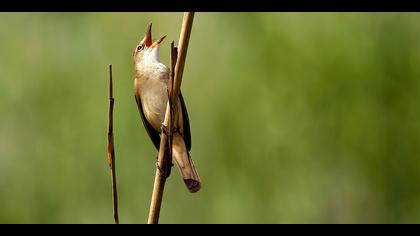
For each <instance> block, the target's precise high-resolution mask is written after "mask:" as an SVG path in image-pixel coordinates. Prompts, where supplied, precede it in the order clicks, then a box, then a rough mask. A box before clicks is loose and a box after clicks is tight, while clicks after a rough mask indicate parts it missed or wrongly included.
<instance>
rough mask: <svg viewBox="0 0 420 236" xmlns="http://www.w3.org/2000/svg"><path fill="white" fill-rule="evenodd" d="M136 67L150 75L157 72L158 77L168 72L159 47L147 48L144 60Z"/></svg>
mask: <svg viewBox="0 0 420 236" xmlns="http://www.w3.org/2000/svg"><path fill="white" fill-rule="evenodd" d="M136 68H137V70H142V71H143V73H145V74H148V75H154V74H157V75H158V76H157V77H161V76H162V75H163V74H167V73H168V68H167V67H166V66H165V65H164V64H163V63H161V62H160V58H159V48H157V47H156V48H149V49H146V51H145V52H144V54H143V58H142V60H141V61H140V63H138V64H137V65H136ZM164 77H165V76H164Z"/></svg>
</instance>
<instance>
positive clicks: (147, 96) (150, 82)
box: [135, 64, 168, 131]
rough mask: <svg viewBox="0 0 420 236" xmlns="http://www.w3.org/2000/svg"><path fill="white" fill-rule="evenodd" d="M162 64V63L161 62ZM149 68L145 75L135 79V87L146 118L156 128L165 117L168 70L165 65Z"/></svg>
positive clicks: (158, 128)
mask: <svg viewBox="0 0 420 236" xmlns="http://www.w3.org/2000/svg"><path fill="white" fill-rule="evenodd" d="M162 65H163V64H162ZM148 69H149V70H148V71H147V73H145V74H146V75H147V76H141V77H140V78H138V79H136V82H135V83H136V88H137V89H138V90H139V91H138V93H139V94H140V98H141V101H142V107H143V112H144V115H145V117H146V119H147V120H148V121H149V123H150V124H151V125H152V126H153V128H155V129H156V130H158V131H160V127H161V125H162V122H163V120H164V118H165V112H166V104H167V102H168V95H167V80H168V72H167V69H166V67H164V68H163V67H161V68H157V69H153V70H150V69H152V68H150V67H149V68H148Z"/></svg>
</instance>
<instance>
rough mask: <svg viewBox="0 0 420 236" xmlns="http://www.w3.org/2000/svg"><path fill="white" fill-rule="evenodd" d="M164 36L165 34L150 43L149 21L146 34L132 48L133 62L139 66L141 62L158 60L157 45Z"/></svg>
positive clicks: (150, 26)
mask: <svg viewBox="0 0 420 236" xmlns="http://www.w3.org/2000/svg"><path fill="white" fill-rule="evenodd" d="M165 37H166V35H165V36H163V37H161V38H160V39H159V40H157V41H156V42H154V43H152V24H151V23H150V25H149V28H148V30H147V33H146V35H145V36H144V38H143V39H142V40H141V41H140V43H139V44H138V45H137V46H136V48H135V49H134V52H133V61H134V64H135V65H136V66H139V65H140V64H142V63H147V62H159V61H160V59H159V46H160V43H161V42H162V41H163V39H164V38H165Z"/></svg>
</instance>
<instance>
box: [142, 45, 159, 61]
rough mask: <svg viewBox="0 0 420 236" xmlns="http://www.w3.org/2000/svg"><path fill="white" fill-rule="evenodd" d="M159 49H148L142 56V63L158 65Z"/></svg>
mask: <svg viewBox="0 0 420 236" xmlns="http://www.w3.org/2000/svg"><path fill="white" fill-rule="evenodd" d="M159 62H160V58H159V48H158V47H155V48H148V49H146V51H145V52H144V55H143V63H159Z"/></svg>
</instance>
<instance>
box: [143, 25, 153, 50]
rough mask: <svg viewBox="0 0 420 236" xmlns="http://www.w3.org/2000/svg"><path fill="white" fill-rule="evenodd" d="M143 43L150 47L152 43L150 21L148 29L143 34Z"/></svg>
mask: <svg viewBox="0 0 420 236" xmlns="http://www.w3.org/2000/svg"><path fill="white" fill-rule="evenodd" d="M144 44H145V45H146V47H150V46H151V45H152V23H150V25H149V29H148V30H147V33H146V35H145V36H144Z"/></svg>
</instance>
